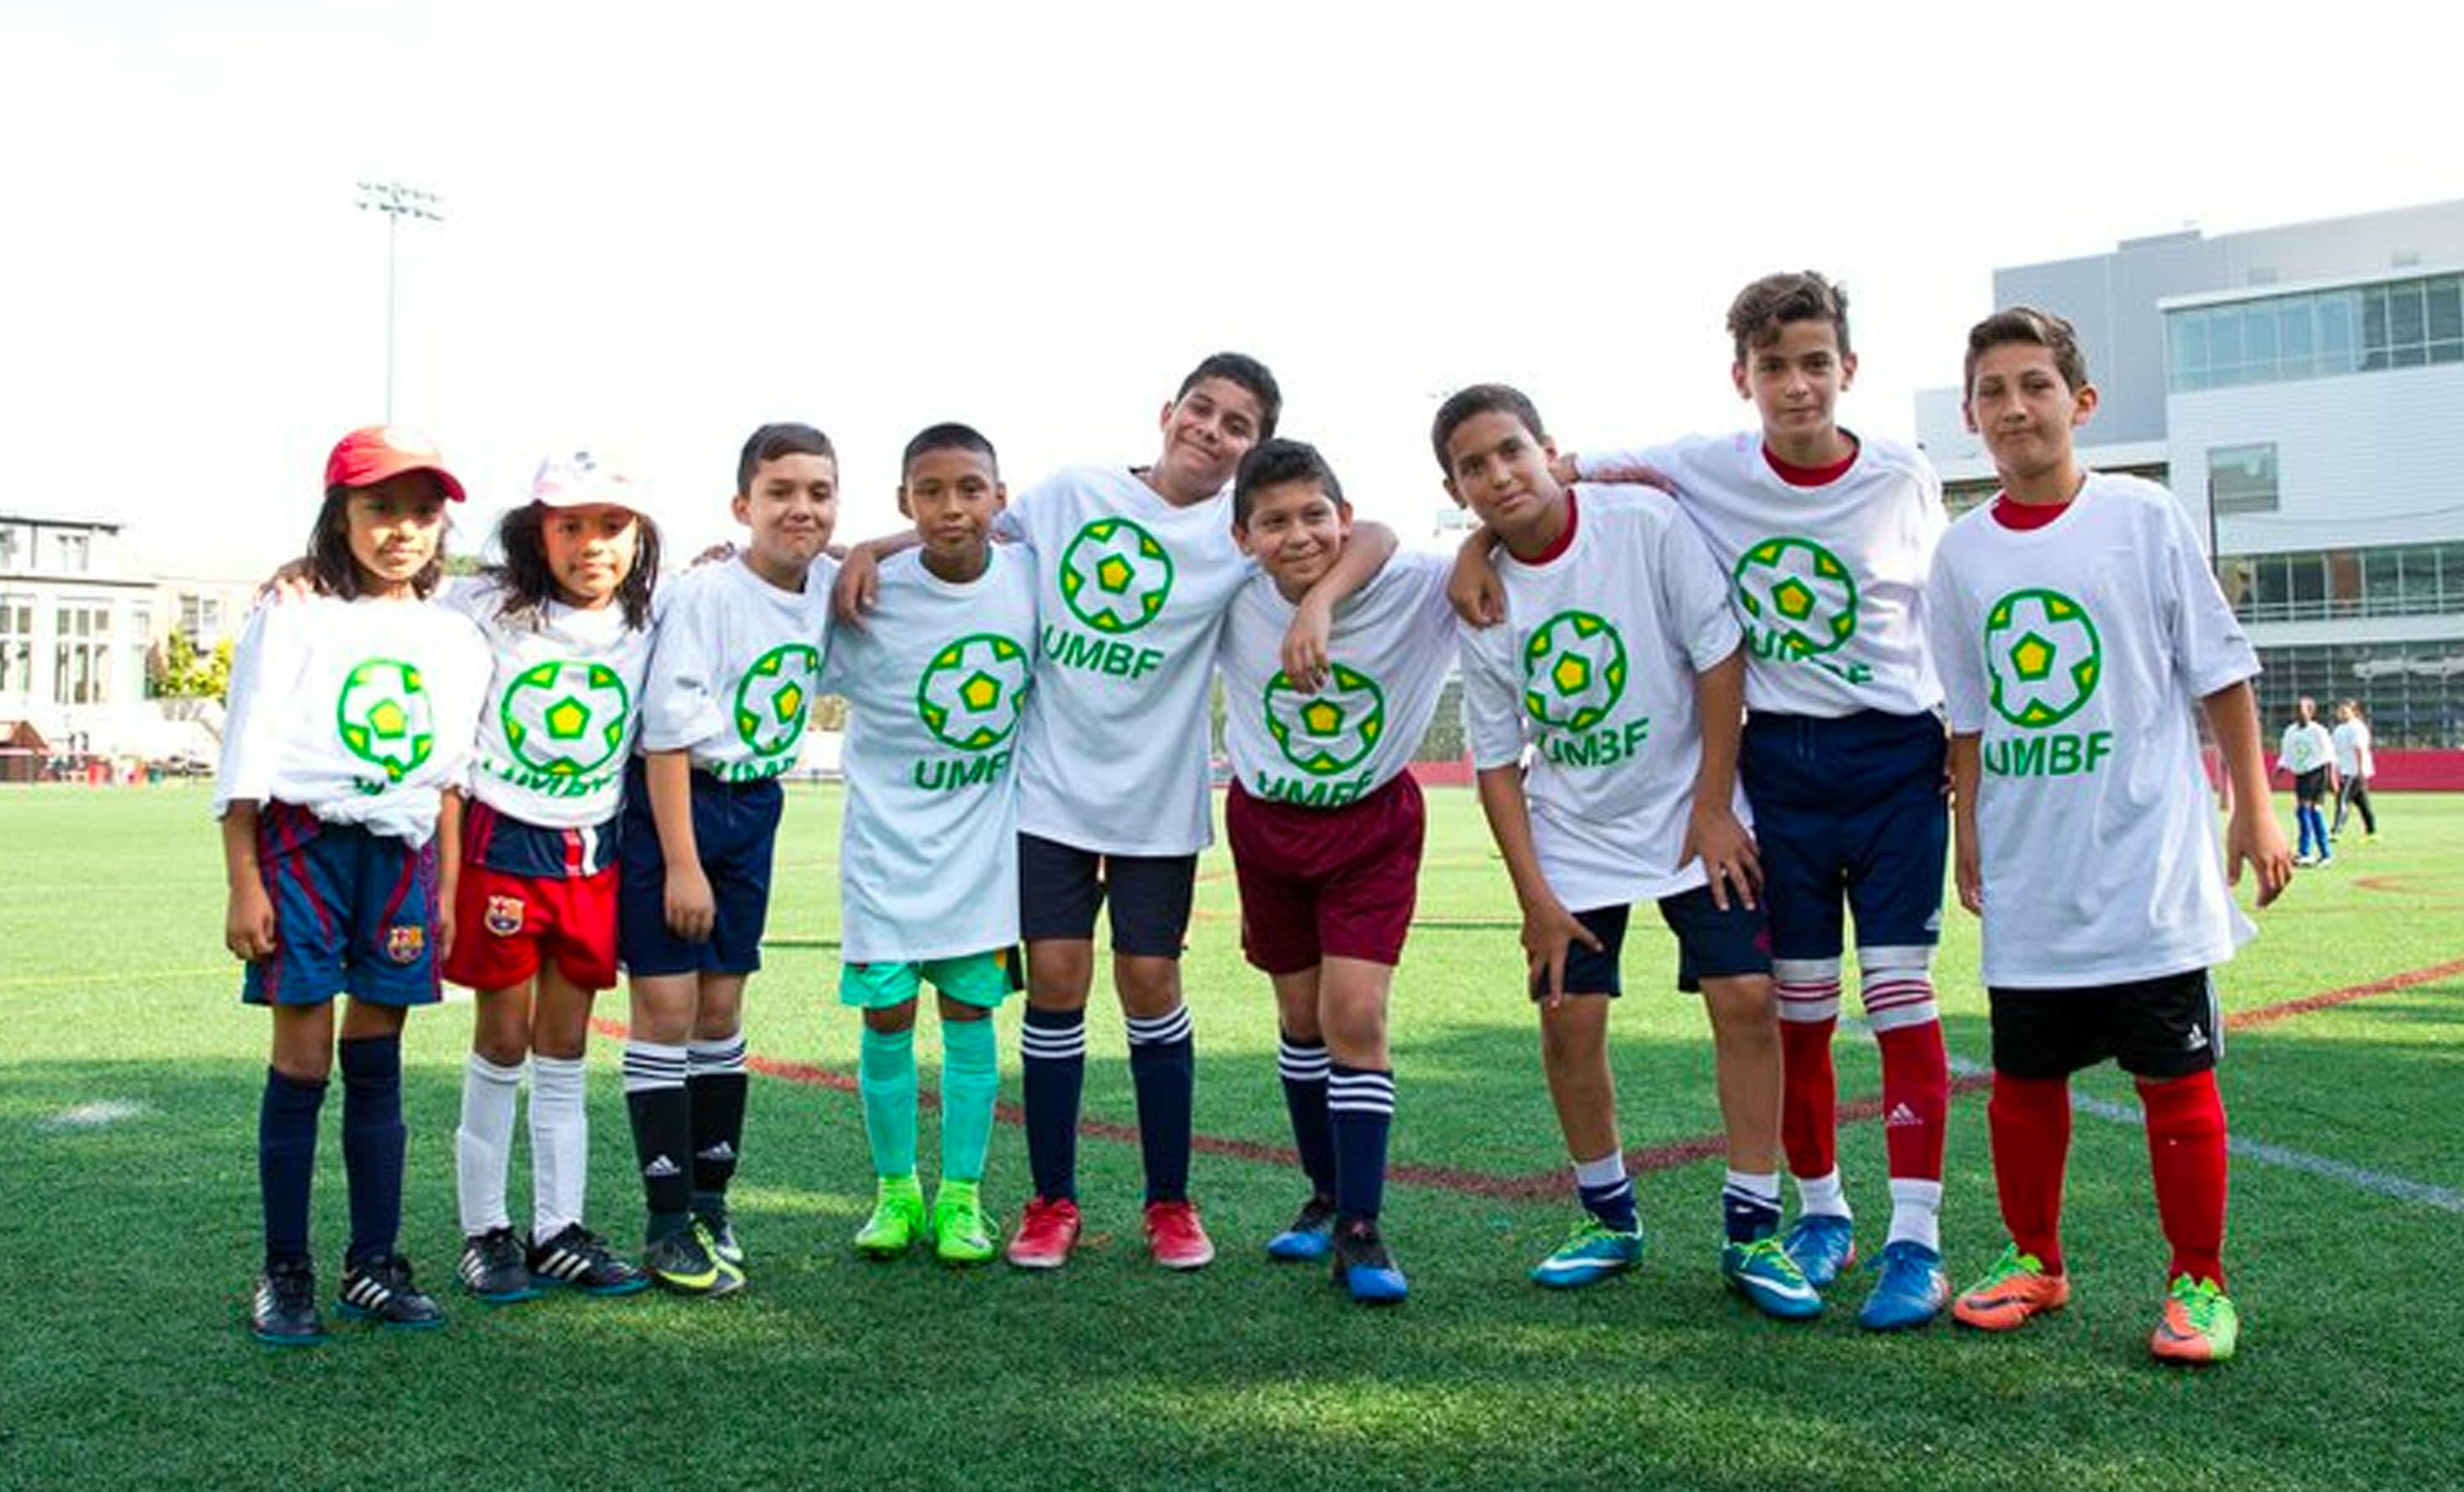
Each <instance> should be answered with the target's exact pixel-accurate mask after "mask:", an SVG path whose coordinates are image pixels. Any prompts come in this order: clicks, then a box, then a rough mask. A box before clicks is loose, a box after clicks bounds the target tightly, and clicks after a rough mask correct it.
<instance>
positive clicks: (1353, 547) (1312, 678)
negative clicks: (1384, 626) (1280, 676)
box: [1284, 520, 1397, 694]
mask: <svg viewBox="0 0 2464 1492" xmlns="http://www.w3.org/2000/svg"><path fill="white" fill-rule="evenodd" d="M1396 543H1397V541H1396V538H1395V531H1394V530H1393V529H1390V528H1388V527H1387V526H1386V525H1385V524H1383V523H1378V522H1375V521H1374V520H1373V521H1364V522H1360V523H1355V524H1353V526H1352V538H1350V539H1349V540H1347V541H1346V542H1345V544H1344V546H1343V554H1342V555H1341V557H1340V558H1338V559H1337V560H1335V561H1334V567H1333V568H1332V569H1331V570H1329V571H1327V572H1326V574H1324V575H1322V576H1320V577H1319V578H1318V581H1317V583H1316V584H1315V585H1312V586H1310V587H1309V594H1308V595H1307V596H1304V597H1302V598H1301V603H1300V605H1299V607H1298V608H1296V609H1295V611H1294V612H1293V615H1292V625H1291V626H1290V627H1289V628H1288V629H1287V631H1286V632H1285V633H1284V677H1285V678H1287V679H1289V680H1290V681H1291V685H1292V688H1294V689H1296V690H1299V691H1301V692H1302V693H1304V694H1313V693H1316V692H1317V690H1318V686H1320V685H1322V684H1324V683H1325V682H1326V678H1327V670H1328V669H1329V667H1330V666H1331V662H1332V659H1331V656H1330V654H1329V652H1328V648H1329V647H1330V646H1331V641H1332V638H1333V636H1334V608H1335V606H1336V604H1337V603H1340V602H1342V601H1343V600H1344V599H1345V598H1347V597H1349V596H1351V595H1353V593H1354V592H1356V591H1358V590H1359V589H1360V587H1362V586H1363V585H1366V584H1368V583H1369V582H1370V581H1373V580H1375V579H1376V578H1377V572H1378V571H1380V570H1383V569H1384V568H1386V561H1387V560H1390V559H1393V558H1394V555H1395V549H1396Z"/></svg>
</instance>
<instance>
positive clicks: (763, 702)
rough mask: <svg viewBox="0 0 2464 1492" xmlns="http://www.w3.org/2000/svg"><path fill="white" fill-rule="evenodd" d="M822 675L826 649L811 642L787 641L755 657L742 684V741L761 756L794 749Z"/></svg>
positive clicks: (739, 702)
mask: <svg viewBox="0 0 2464 1492" xmlns="http://www.w3.org/2000/svg"><path fill="white" fill-rule="evenodd" d="M821 676H822V653H821V649H820V648H818V647H813V646H812V645H811V644H810V643H781V644H780V645H779V646H778V647H773V648H771V649H770V650H769V651H768V652H766V653H763V654H762V655H761V656H760V657H759V658H757V659H755V660H754V663H753V667H751V668H749V669H745V670H744V677H743V678H742V679H741V680H740V681H738V682H737V686H736V711H735V719H736V735H737V738H738V739H740V740H742V741H743V742H744V744H745V747H746V748H747V749H748V750H750V751H751V752H752V753H753V754H754V755H755V756H757V757H779V756H783V755H785V754H786V753H788V752H791V751H794V750H795V749H796V743H797V742H798V741H800V740H802V739H803V737H804V721H805V719H806V718H807V717H808V716H809V715H810V713H811V710H812V704H813V696H814V695H815V694H816V693H818V692H819V690H818V689H817V688H816V686H817V685H818V684H819V683H820V682H821Z"/></svg>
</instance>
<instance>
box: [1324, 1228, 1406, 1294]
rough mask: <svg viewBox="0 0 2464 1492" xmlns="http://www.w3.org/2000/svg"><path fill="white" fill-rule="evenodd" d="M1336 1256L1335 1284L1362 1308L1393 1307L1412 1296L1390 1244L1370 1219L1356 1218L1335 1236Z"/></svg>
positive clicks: (1334, 1251)
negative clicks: (1363, 1306)
mask: <svg viewBox="0 0 2464 1492" xmlns="http://www.w3.org/2000/svg"><path fill="white" fill-rule="evenodd" d="M1332 1252H1333V1255H1334V1283H1335V1284H1339V1285H1342V1286H1343V1287H1344V1288H1345V1289H1347V1290H1349V1291H1351V1292H1352V1298H1353V1301H1355V1302H1357V1303H1358V1304H1360V1305H1396V1304H1397V1303H1398V1302H1400V1301H1401V1300H1402V1299H1403V1298H1404V1296H1406V1295H1408V1294H1410V1293H1411V1286H1410V1285H1409V1284H1407V1283H1406V1282H1405V1280H1404V1279H1403V1271H1402V1270H1401V1269H1400V1268H1398V1267H1397V1265H1396V1263H1395V1256H1394V1255H1393V1254H1391V1253H1388V1252H1387V1250H1386V1240H1384V1239H1381V1238H1379V1237H1378V1236H1377V1224H1375V1223H1374V1222H1371V1221H1369V1220H1368V1219H1367V1218H1355V1219H1353V1221H1352V1222H1350V1223H1347V1224H1346V1225H1345V1226H1344V1228H1343V1231H1342V1232H1340V1233H1338V1234H1336V1235H1334V1239H1333V1246H1332Z"/></svg>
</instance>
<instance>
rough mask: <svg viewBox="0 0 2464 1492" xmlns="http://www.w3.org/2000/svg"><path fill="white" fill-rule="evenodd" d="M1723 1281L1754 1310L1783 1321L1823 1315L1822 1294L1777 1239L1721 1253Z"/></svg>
mask: <svg viewBox="0 0 2464 1492" xmlns="http://www.w3.org/2000/svg"><path fill="white" fill-rule="evenodd" d="M1720 1278H1721V1279H1723V1280H1725V1281H1727V1285H1728V1288H1729V1289H1731V1290H1734V1291H1736V1292H1737V1293H1738V1294H1739V1295H1742V1296H1744V1297H1745V1298H1746V1299H1747V1300H1748V1301H1749V1302H1751V1303H1752V1304H1753V1307H1754V1309H1756V1310H1758V1311H1761V1312H1762V1313H1763V1314H1764V1315H1766V1316H1770V1317H1772V1318H1774V1319H1776V1320H1779V1321H1810V1320H1812V1319H1813V1318H1814V1317H1815V1316H1819V1315H1821V1314H1822V1296H1821V1293H1820V1292H1818V1291H1817V1290H1815V1288H1814V1286H1813V1285H1811V1284H1806V1283H1805V1271H1803V1270H1801V1269H1799V1268H1797V1267H1796V1261H1794V1260H1793V1259H1791V1258H1789V1257H1788V1250H1787V1249H1785V1248H1783V1247H1781V1246H1780V1241H1779V1240H1777V1239H1756V1240H1753V1241H1752V1242H1751V1243H1730V1244H1728V1245H1727V1247H1725V1248H1723V1249H1721V1250H1720Z"/></svg>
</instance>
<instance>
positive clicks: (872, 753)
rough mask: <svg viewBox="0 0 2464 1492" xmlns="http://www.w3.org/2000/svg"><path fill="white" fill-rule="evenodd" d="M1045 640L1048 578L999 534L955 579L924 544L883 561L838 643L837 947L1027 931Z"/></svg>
mask: <svg viewBox="0 0 2464 1492" xmlns="http://www.w3.org/2000/svg"><path fill="white" fill-rule="evenodd" d="M1034 653H1035V575H1034V571H1033V567H1032V563H1031V561H1030V560H1029V559H1028V557H1027V556H1026V555H1025V554H1023V553H1013V552H1009V551H1006V550H1003V549H1002V548H1001V547H1000V546H998V545H996V546H994V548H993V552H992V560H991V563H990V564H989V565H988V566H987V567H986V568H985V570H984V573H983V574H982V575H981V576H979V577H978V578H977V579H976V580H975V581H972V582H970V583H967V584H963V585H960V584H954V583H952V582H951V581H945V580H942V579H941V578H940V577H938V576H936V575H935V574H934V573H933V572H932V571H930V570H928V569H926V568H925V567H924V556H923V552H922V551H921V550H914V549H911V550H908V551H907V552H905V553H903V554H898V555H893V556H891V558H890V559H888V560H883V561H882V564H881V598H880V602H879V603H878V604H877V605H876V606H875V607H874V609H873V610H872V611H871V612H869V613H868V614H867V616H866V618H865V625H863V626H862V627H860V628H859V627H852V626H851V627H847V628H846V629H844V630H842V631H841V632H840V633H839V634H838V635H837V636H836V637H835V638H834V639H833V640H832V642H831V645H830V658H829V664H828V666H827V668H825V669H824V670H823V680H822V688H823V689H824V690H825V691H827V692H829V693H833V694H841V695H844V696H846V698H847V746H846V750H845V754H844V755H843V756H842V757H840V763H841V766H842V767H843V769H844V770H845V772H846V774H847V818H846V822H845V823H843V824H842V826H841V830H840V837H839V908H840V918H839V923H840V929H839V942H840V954H841V955H842V956H843V957H844V958H845V959H846V960H847V962H848V963H889V962H920V961H922V960H924V959H927V958H950V957H956V956H957V955H959V954H978V953H983V952H985V951H987V950H990V949H995V948H1006V947H1008V946H1009V945H1010V944H1012V943H1015V942H1017V941H1018V790H1017V789H1018V777H1017V774H1016V773H1015V772H1013V771H1012V770H1011V766H1012V763H1013V761H1014V760H1015V756H1016V752H1017V749H1018V727H1019V717H1020V715H1021V713H1022V712H1023V710H1024V708H1025V705H1026V700H1027V694H1028V688H1027V686H1028V683H1029V680H1030V677H1031V669H1032V667H1033V663H1034Z"/></svg>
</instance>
